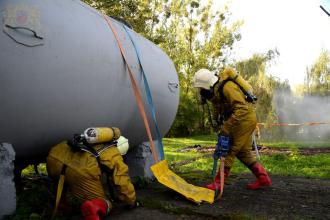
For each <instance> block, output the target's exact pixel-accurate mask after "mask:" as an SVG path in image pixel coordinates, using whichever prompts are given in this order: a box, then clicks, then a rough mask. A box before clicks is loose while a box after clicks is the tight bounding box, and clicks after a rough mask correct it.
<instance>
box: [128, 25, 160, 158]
mask: <svg viewBox="0 0 330 220" xmlns="http://www.w3.org/2000/svg"><path fill="white" fill-rule="evenodd" d="M123 27H124V29H125V31H126V33H127V34H128V36H129V38H130V40H131V41H132V44H133V46H134V49H135V52H136V55H137V58H138V61H139V64H140V68H141V72H142V76H143V80H144V87H145V92H146V97H147V100H148V104H149V110H150V111H151V113H152V118H153V120H154V123H155V128H156V135H157V145H158V152H159V154H160V155H159V156H160V158H161V160H164V159H165V156H164V148H163V143H162V139H161V135H160V132H159V128H158V123H157V119H156V110H155V105H154V102H153V100H152V95H151V91H150V87H149V83H148V80H147V77H146V74H145V71H144V68H143V65H142V62H141V58H140V57H141V54H140V50H139V48H138V46H137V44H136V43H135V40H134V37H133V35H132V34H131V33H130V31H131V30H130V29H129V28H128V27H126V26H125V25H123Z"/></svg>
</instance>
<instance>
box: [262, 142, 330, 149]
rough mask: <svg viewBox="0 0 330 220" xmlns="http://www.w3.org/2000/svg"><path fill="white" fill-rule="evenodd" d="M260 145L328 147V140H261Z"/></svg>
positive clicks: (329, 144) (329, 145)
mask: <svg viewBox="0 0 330 220" xmlns="http://www.w3.org/2000/svg"><path fill="white" fill-rule="evenodd" d="M260 145H263V146H268V147H277V148H284V147H286V148H289V149H291V148H316V147H317V148H324V147H330V143H329V142H325V141H319V142H315V141H314V142H261V143H260Z"/></svg>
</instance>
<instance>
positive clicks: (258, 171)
mask: <svg viewBox="0 0 330 220" xmlns="http://www.w3.org/2000/svg"><path fill="white" fill-rule="evenodd" d="M250 169H251V171H252V173H253V174H254V175H255V176H256V177H257V181H256V182H255V183H250V184H248V185H246V188H248V189H252V190H256V189H259V188H261V187H265V186H271V185H272V180H271V179H270V178H269V176H268V174H267V171H266V170H265V168H264V167H263V166H262V165H261V164H260V163H258V162H256V163H254V164H253V165H252V167H250Z"/></svg>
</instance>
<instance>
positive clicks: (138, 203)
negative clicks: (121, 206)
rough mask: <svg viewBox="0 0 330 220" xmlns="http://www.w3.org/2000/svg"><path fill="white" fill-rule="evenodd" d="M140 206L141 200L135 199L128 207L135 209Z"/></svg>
mask: <svg viewBox="0 0 330 220" xmlns="http://www.w3.org/2000/svg"><path fill="white" fill-rule="evenodd" d="M140 206H141V204H140V202H139V201H135V202H134V203H133V204H130V205H127V206H126V208H127V209H128V210H130V209H135V208H137V207H140Z"/></svg>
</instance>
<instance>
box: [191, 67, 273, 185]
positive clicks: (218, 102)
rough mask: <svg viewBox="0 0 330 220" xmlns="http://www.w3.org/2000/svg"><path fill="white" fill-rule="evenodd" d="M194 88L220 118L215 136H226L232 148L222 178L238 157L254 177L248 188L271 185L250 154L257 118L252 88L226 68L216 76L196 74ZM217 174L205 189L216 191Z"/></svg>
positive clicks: (261, 168) (202, 73)
mask: <svg viewBox="0 0 330 220" xmlns="http://www.w3.org/2000/svg"><path fill="white" fill-rule="evenodd" d="M193 86H194V87H195V88H199V89H200V94H201V97H202V99H204V100H208V101H210V102H211V103H212V106H213V112H214V115H213V116H214V117H215V118H216V120H217V121H219V120H218V119H219V118H220V116H221V118H223V122H222V123H221V124H222V125H221V128H220V130H219V131H218V135H221V136H225V137H229V138H230V140H231V147H230V150H229V152H228V155H227V156H226V159H225V170H224V176H225V177H228V175H229V172H230V168H231V167H232V165H233V163H234V160H235V158H238V159H239V160H240V161H241V162H242V163H243V164H244V165H245V166H247V167H248V168H249V169H250V170H251V171H252V173H253V174H254V175H255V176H256V177H257V181H256V182H255V183H251V184H248V185H247V188H248V189H253V190H254V189H259V188H260V187H263V186H271V184H272V181H271V179H270V178H269V176H268V174H267V172H266V170H265V169H264V167H263V166H262V165H261V163H260V162H257V160H256V158H255V156H254V155H253V154H252V150H251V146H252V133H253V131H254V129H255V128H256V124H257V118H256V113H255V107H254V103H253V102H254V101H255V100H256V97H255V96H253V94H252V88H251V86H250V85H249V84H248V83H247V82H246V81H244V79H243V78H242V77H241V76H239V75H238V74H237V73H236V71H235V70H234V69H232V68H225V69H224V70H223V71H221V72H220V74H219V76H218V75H216V74H214V73H212V72H211V71H209V70H207V69H201V70H199V71H197V72H196V73H195V76H194V78H193ZM219 176H220V174H219V172H218V173H217V176H216V179H215V182H213V183H211V184H209V185H207V186H206V187H207V188H209V189H212V190H215V189H216V188H218V187H219V184H220V181H219Z"/></svg>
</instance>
